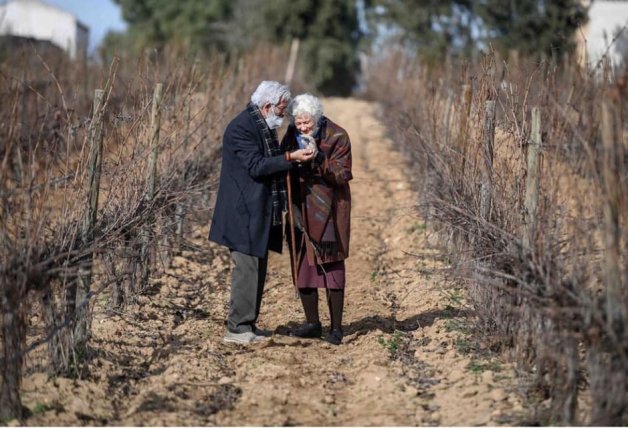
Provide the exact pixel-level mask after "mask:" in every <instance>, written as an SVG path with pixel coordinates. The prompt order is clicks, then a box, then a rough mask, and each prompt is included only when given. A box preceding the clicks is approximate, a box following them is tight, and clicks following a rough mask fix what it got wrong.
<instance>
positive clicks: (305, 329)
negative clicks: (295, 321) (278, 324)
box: [290, 322, 323, 339]
mask: <svg viewBox="0 0 628 428" xmlns="http://www.w3.org/2000/svg"><path fill="white" fill-rule="evenodd" d="M322 334H323V327H322V326H321V323H320V322H306V323H305V324H303V325H301V326H299V327H297V328H295V329H294V330H291V331H290V336H294V337H304V338H308V339H320V338H321V336H322Z"/></svg>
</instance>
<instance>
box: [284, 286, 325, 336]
mask: <svg viewBox="0 0 628 428" xmlns="http://www.w3.org/2000/svg"><path fill="white" fill-rule="evenodd" d="M299 296H300V297H301V303H303V310H304V311H305V320H306V322H305V324H303V325H301V326H299V327H297V328H295V329H294V330H292V331H291V332H290V333H289V334H290V336H294V337H305V338H318V339H320V337H321V336H322V335H323V328H322V326H321V322H320V320H319V319H318V290H317V289H316V288H302V289H300V290H299Z"/></svg>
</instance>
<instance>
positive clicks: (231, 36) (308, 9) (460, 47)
mask: <svg viewBox="0 0 628 428" xmlns="http://www.w3.org/2000/svg"><path fill="white" fill-rule="evenodd" d="M114 1H115V2H116V3H118V4H119V5H120V7H121V9H122V14H123V17H124V19H125V20H126V21H127V22H128V24H129V31H128V33H127V34H124V35H120V34H118V35H114V34H112V35H111V36H110V37H108V38H107V39H106V43H109V44H117V45H120V44H122V43H123V42H124V44H126V45H127V46H128V45H134V46H137V47H146V46H150V47H157V48H159V47H161V46H164V45H166V44H175V45H179V46H182V47H184V48H187V49H191V50H193V51H210V50H213V49H220V50H230V51H231V50H243V49H247V48H249V47H251V46H254V45H255V43H257V42H258V41H260V40H267V41H270V42H272V43H281V44H287V43H289V42H290V40H292V39H293V38H299V39H300V40H301V41H302V49H301V54H300V56H301V58H302V61H301V65H302V67H304V68H305V75H306V76H307V78H308V79H309V80H310V82H311V83H313V84H314V86H315V87H316V88H317V89H318V90H319V91H320V92H321V93H322V94H324V95H332V94H333V95H346V94H349V93H350V92H351V90H352V88H353V87H354V85H355V82H356V80H357V77H356V76H357V74H358V72H359V61H358V52H359V50H360V49H363V50H368V49H369V47H368V44H367V43H365V41H373V40H381V39H382V37H384V36H386V37H388V38H392V39H393V40H396V41H397V42H401V43H403V45H404V46H405V47H406V48H407V49H410V50H414V51H415V52H417V54H418V55H419V56H420V57H421V58H423V59H424V60H429V61H440V60H443V59H444V58H445V57H446V56H449V55H454V56H467V55H469V54H470V53H472V52H473V51H474V50H477V49H478V48H481V47H486V46H487V45H488V44H489V43H490V44H491V45H492V46H493V47H494V48H496V49H498V50H502V51H509V50H517V51H519V52H521V53H522V54H524V55H533V56H546V57H547V56H556V55H559V54H562V53H564V52H569V51H571V50H572V49H573V47H574V42H573V34H574V32H575V31H576V30H577V29H578V27H579V26H580V25H582V24H583V23H584V22H585V20H586V8H585V7H584V6H582V4H581V1H580V0H509V1H502V0H273V1H264V0H234V1H230V0H178V1H172V0H114ZM360 15H362V16H365V17H367V18H366V19H364V20H362V21H361V20H360V19H359V18H358V17H359V16H360Z"/></svg>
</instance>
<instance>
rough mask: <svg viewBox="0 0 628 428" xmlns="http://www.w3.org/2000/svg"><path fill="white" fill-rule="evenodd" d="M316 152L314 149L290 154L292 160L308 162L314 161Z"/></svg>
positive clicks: (300, 150)
mask: <svg viewBox="0 0 628 428" xmlns="http://www.w3.org/2000/svg"><path fill="white" fill-rule="evenodd" d="M315 154H316V152H315V151H314V150H312V149H299V150H296V151H294V152H291V153H290V160H295V161H297V162H307V161H310V160H312V158H313V157H314V155H315Z"/></svg>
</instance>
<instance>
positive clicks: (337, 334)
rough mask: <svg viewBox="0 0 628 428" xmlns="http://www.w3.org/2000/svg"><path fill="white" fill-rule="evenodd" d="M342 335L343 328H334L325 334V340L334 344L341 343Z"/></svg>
mask: <svg viewBox="0 0 628 428" xmlns="http://www.w3.org/2000/svg"><path fill="white" fill-rule="evenodd" d="M342 337H343V334H342V330H340V329H333V330H330V331H329V333H327V336H325V341H326V342H329V343H331V344H332V345H340V344H341V343H342Z"/></svg>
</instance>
